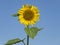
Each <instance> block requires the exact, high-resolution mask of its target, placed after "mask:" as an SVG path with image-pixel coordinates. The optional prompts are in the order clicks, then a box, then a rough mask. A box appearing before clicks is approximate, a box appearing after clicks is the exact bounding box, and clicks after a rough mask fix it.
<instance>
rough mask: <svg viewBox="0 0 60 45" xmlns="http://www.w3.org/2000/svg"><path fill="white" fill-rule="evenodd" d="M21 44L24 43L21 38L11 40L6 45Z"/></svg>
mask: <svg viewBox="0 0 60 45" xmlns="http://www.w3.org/2000/svg"><path fill="white" fill-rule="evenodd" d="M19 42H22V41H21V40H20V39H19V38H16V39H12V40H9V41H8V42H7V43H6V44H5V45H12V44H16V43H19Z"/></svg>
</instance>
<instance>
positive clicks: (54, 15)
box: [0, 0, 60, 45]
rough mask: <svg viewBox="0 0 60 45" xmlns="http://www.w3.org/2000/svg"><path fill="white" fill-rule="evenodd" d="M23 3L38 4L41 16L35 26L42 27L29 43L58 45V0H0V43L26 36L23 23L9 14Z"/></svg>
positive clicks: (59, 30) (59, 29)
mask: <svg viewBox="0 0 60 45" xmlns="http://www.w3.org/2000/svg"><path fill="white" fill-rule="evenodd" d="M24 4H32V5H35V6H38V8H39V10H40V14H41V18H40V21H39V22H38V23H37V24H36V25H35V26H37V27H43V28H44V29H43V30H42V31H40V32H38V35H37V36H36V37H35V38H34V39H30V45H60V0H0V45H4V44H5V43H6V42H7V41H8V40H10V39H14V38H21V39H23V38H24V37H26V33H25V32H24V25H22V24H20V23H19V21H18V20H17V17H12V16H11V15H12V14H14V13H17V11H18V9H19V8H21V6H22V5H24ZM16 45H19V43H18V44H16ZM21 45H23V44H22V43H21Z"/></svg>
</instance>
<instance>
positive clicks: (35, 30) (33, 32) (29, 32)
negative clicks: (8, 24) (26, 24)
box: [25, 27, 43, 39]
mask: <svg viewBox="0 0 60 45" xmlns="http://www.w3.org/2000/svg"><path fill="white" fill-rule="evenodd" d="M42 29H43V28H37V27H31V28H25V32H26V34H27V35H29V37H30V38H32V39H34V37H35V36H36V35H37V33H38V31H40V30H42Z"/></svg>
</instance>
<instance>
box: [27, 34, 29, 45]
mask: <svg viewBox="0 0 60 45" xmlns="http://www.w3.org/2000/svg"><path fill="white" fill-rule="evenodd" d="M27 45H29V36H28V35H27Z"/></svg>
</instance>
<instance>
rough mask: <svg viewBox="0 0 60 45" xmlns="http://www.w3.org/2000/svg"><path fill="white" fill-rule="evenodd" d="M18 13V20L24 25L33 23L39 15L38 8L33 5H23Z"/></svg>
mask: <svg viewBox="0 0 60 45" xmlns="http://www.w3.org/2000/svg"><path fill="white" fill-rule="evenodd" d="M18 14H19V16H18V19H19V22H20V23H22V24H24V25H26V26H27V25H33V24H35V23H36V22H37V21H38V20H39V17H40V14H39V10H38V8H37V7H36V6H33V5H23V6H22V8H21V9H19V11H18Z"/></svg>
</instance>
